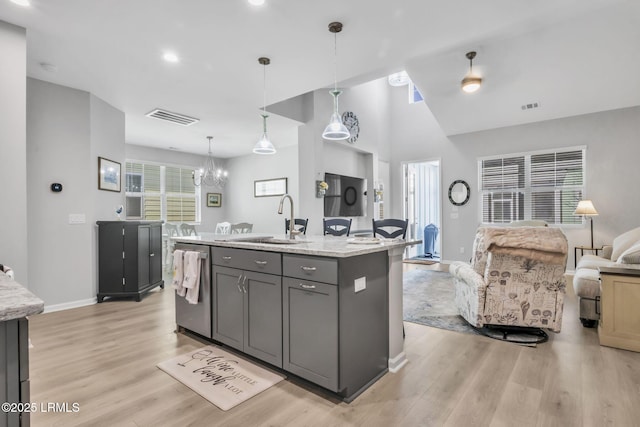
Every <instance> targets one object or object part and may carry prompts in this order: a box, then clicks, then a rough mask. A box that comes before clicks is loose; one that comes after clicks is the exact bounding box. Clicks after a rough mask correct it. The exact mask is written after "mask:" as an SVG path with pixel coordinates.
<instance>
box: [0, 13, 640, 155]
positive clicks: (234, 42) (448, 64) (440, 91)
mask: <svg viewBox="0 0 640 427" xmlns="http://www.w3.org/2000/svg"><path fill="white" fill-rule="evenodd" d="M31 3H32V6H31V7H28V8H24V7H21V6H18V5H16V4H14V3H12V2H10V1H9V0H0V20H4V21H6V22H9V23H12V24H16V25H20V26H23V27H26V28H27V51H28V55H27V57H28V64H27V70H28V75H29V76H30V77H34V78H38V79H42V80H46V81H50V82H53V83H57V84H61V85H65V86H69V87H72V88H76V89H80V90H85V91H88V92H91V93H93V94H94V95H96V96H98V97H100V98H102V99H104V100H105V101H106V102H108V103H110V104H111V105H113V106H114V107H116V108H118V109H120V110H122V111H124V113H125V115H126V141H127V142H128V143H133V144H139V145H146V146H152V147H159V148H165V149H166V148H169V147H175V148H177V149H178V150H181V151H187V152H194V153H199V154H204V153H206V151H207V140H206V136H207V135H213V136H214V138H215V139H214V152H215V155H216V156H220V157H233V156H238V155H243V154H248V153H250V152H251V148H252V147H253V145H254V143H255V141H256V140H257V138H258V137H259V136H260V130H261V118H260V115H259V108H260V107H261V105H262V99H263V68H262V66H261V65H260V64H258V61H257V59H258V57H260V56H267V57H270V58H271V61H272V62H271V65H269V66H267V68H266V76H267V103H269V104H271V103H276V102H281V101H284V100H287V99H289V98H293V97H296V96H298V95H300V94H303V93H307V92H310V91H313V90H316V89H319V88H324V87H330V86H331V85H332V82H333V75H334V69H333V64H334V58H333V53H334V51H333V47H334V45H333V42H334V39H333V35H332V34H331V33H329V31H328V30H327V25H328V24H329V23H330V22H332V21H336V20H337V21H341V22H343V24H344V30H343V32H342V33H340V34H338V37H337V40H338V62H337V64H338V67H337V69H338V79H339V80H340V81H343V82H345V84H357V83H362V82H365V81H367V80H371V79H374V78H380V77H383V76H386V75H387V74H388V73H390V72H394V71H399V70H402V69H405V68H406V69H407V70H408V71H409V74H410V76H411V78H412V79H413V80H414V81H415V83H416V84H417V86H418V88H419V89H420V90H421V92H423V94H424V96H425V98H426V100H427V104H428V106H429V108H430V109H431V111H432V112H433V113H434V115H435V117H436V119H437V120H438V121H439V122H440V124H441V126H442V128H443V129H444V130H445V132H446V133H447V134H455V133H461V132H470V131H474V130H479V129H487V128H492V127H499V126H506V125H509V124H516V123H526V122H528V121H536V120H544V119H548V118H555V117H564V116H568V115H575V114H582V113H586V112H593V111H600V110H606V109H612V108H620V107H625V106H630V105H638V104H640V90H639V89H640V86H639V83H638V82H639V77H638V73H637V70H638V69H639V67H640V60H639V58H638V56H639V55H638V54H637V53H638V52H639V51H640V49H638V48H639V47H640V46H639V43H640V42H639V41H640V33H639V30H638V28H640V5H638V3H640V2H637V1H635V0H538V1H536V2H523V1H514V0H490V1H484V2H479V1H477V0H449V1H447V2H443V1H437V0H396V1H371V0H349V1H344V0H324V1H321V2H320V1H317V2H308V1H300V0H266V3H265V4H264V5H263V6H260V7H255V6H251V5H250V4H248V2H247V1H246V0H233V1H232V0H223V1H222V0H221V1H210V0H189V1H177V0H136V1H131V0H109V1H98V0H51V1H47V0H31ZM169 50H170V51H174V52H175V53H176V54H177V55H178V57H179V58H180V62H178V63H173V64H172V63H167V62H165V61H163V59H162V55H163V53H164V52H165V51H169ZM470 50H476V51H477V52H478V56H477V59H476V60H475V61H474V69H476V70H477V71H478V72H480V73H481V74H482V75H483V78H484V84H483V87H482V88H481V90H480V91H478V92H477V93H475V94H473V95H465V94H463V93H462V92H461V91H460V79H461V78H462V77H463V76H464V74H465V73H466V71H467V69H468V61H467V60H466V58H465V57H464V54H465V53H466V52H467V51H470ZM42 63H49V64H52V65H54V66H55V71H47V70H45V69H44V68H43V67H42V66H41V64H42ZM327 102H330V99H329V98H328V99H327ZM530 102H539V103H540V108H538V109H532V110H527V111H524V110H521V106H522V105H523V104H526V103H530ZM156 107H161V108H165V109H167V110H169V111H173V112H178V113H182V114H185V115H188V116H192V117H196V118H199V119H200V122H198V123H197V124H195V125H192V126H190V127H180V126H177V125H174V124H169V123H164V122H161V121H158V120H154V119H150V118H147V117H145V113H147V112H149V111H151V110H152V109H154V108H156ZM297 125H298V123H297V122H294V121H291V120H289V119H285V118H282V117H278V116H276V115H272V117H270V119H269V130H270V136H271V139H272V141H274V143H276V145H278V146H286V145H291V144H295V143H296V138H297V131H296V127H297Z"/></svg>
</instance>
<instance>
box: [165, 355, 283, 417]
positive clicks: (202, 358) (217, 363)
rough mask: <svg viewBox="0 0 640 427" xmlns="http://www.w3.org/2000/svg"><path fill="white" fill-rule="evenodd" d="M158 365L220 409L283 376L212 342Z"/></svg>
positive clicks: (249, 395)
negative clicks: (213, 344)
mask: <svg viewBox="0 0 640 427" xmlns="http://www.w3.org/2000/svg"><path fill="white" fill-rule="evenodd" d="M157 366H158V368H160V369H162V370H163V371H164V372H166V373H167V374H169V375H171V376H172V377H173V378H175V379H176V380H178V381H180V382H181V383H183V384H184V385H186V386H187V387H189V388H190V389H191V390H193V391H195V392H196V393H198V394H199V395H200V396H202V397H204V398H205V399H207V400H208V401H209V402H211V403H213V404H214V405H216V406H217V407H218V408H220V409H222V410H223V411H227V410H229V409H231V408H233V407H234V406H236V405H238V404H240V403H242V402H244V401H245V400H247V399H249V398H251V397H253V396H255V395H257V394H258V393H260V392H262V391H264V390H266V389H268V388H269V387H271V386H272V385H274V384H277V383H279V382H280V381H282V380H283V379H284V376H282V375H279V374H276V373H273V372H271V371H268V370H266V369H264V368H262V367H259V366H256V365H254V364H253V363H251V362H249V361H248V360H246V359H242V358H240V357H238V356H236V355H235V354H231V353H228V352H226V351H224V350H222V349H221V348H219V347H216V346H212V345H210V346H207V347H203V348H200V349H198V350H194V351H192V352H190V353H187V354H183V355H182V356H178V357H174V358H173V359H170V360H167V361H164V362H162V363H159V364H158V365H157Z"/></svg>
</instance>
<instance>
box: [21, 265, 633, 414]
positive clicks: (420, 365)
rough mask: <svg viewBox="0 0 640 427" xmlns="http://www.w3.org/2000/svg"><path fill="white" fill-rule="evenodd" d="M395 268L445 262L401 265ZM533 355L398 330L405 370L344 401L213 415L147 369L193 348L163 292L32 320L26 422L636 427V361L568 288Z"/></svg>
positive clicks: (252, 406)
mask: <svg viewBox="0 0 640 427" xmlns="http://www.w3.org/2000/svg"><path fill="white" fill-rule="evenodd" d="M404 269H405V271H406V270H409V269H442V270H446V266H440V265H434V266H425V265H417V264H405V265H404ZM568 288H569V289H568V293H567V296H566V299H565V312H564V318H563V328H562V332H561V333H560V334H553V333H550V340H549V341H548V342H547V343H544V344H541V345H539V346H538V347H537V348H530V347H522V346H518V345H514V344H509V343H503V342H499V341H496V340H492V339H490V338H486V337H483V336H473V335H465V334H461V333H457V332H450V331H444V330H441V329H436V328H430V327H427V326H421V325H416V324H413V323H405V330H406V340H405V351H406V353H407V356H408V358H409V363H408V364H407V365H406V366H405V367H404V368H403V369H402V370H401V371H400V372H398V373H395V374H392V373H388V374H386V375H385V376H384V377H382V378H381V379H380V380H379V381H378V382H377V383H375V384H374V385H373V386H372V387H371V388H369V389H368V390H367V391H366V392H364V393H363V394H362V395H361V396H359V397H358V398H357V399H356V400H355V401H354V402H352V403H351V404H346V403H343V402H340V401H337V400H336V399H332V398H330V397H328V396H327V395H325V394H324V393H322V392H321V391H320V390H318V389H317V388H314V387H312V386H309V385H308V384H306V383H304V382H302V381H300V380H297V379H295V378H292V379H288V380H285V381H282V382H280V383H279V384H277V385H276V386H274V387H272V388H270V389H269V390H267V391H266V392H264V393H261V394H260V395H258V396H256V397H254V398H252V399H250V400H248V401H247V402H244V403H243V404H241V405H239V406H237V407H235V408H233V409H231V410H230V411H227V412H223V411H221V410H219V409H218V408H216V407H215V406H214V405H212V404H211V403H209V402H208V401H206V400H205V399H203V398H201V397H200V396H199V395H197V394H196V393H194V392H192V391H191V390H190V389H188V388H187V387H185V386H183V385H182V384H181V383H179V382H177V381H175V380H174V379H173V378H171V377H170V376H169V375H167V374H165V373H164V372H162V371H160V370H159V369H158V368H156V367H155V365H156V364H157V363H159V362H161V361H163V360H165V359H169V358H171V357H174V356H176V355H179V354H183V353H186V352H188V351H190V350H192V349H196V348H198V347H201V346H203V343H202V342H201V341H199V340H198V339H195V338H193V337H191V336H186V335H183V334H176V333H175V332H174V330H175V324H174V309H173V294H172V292H171V290H170V289H169V288H167V289H165V290H159V289H158V290H155V291H153V292H151V293H150V294H149V295H148V296H147V297H146V298H144V299H143V301H142V302H140V303H136V302H133V301H116V302H109V301H107V302H105V303H102V304H96V305H92V306H88V307H81V308H76V309H72V310H66V311H61V312H56V313H48V314H43V315H37V316H33V317H31V323H30V327H31V339H32V342H33V344H34V346H35V347H34V348H33V349H32V350H31V353H30V355H31V401H32V402H38V403H42V402H59V403H60V402H68V403H69V404H71V403H74V402H77V403H78V404H79V406H80V410H79V411H78V412H75V413H74V412H46V413H42V412H37V413H34V414H32V421H31V423H32V426H36V427H38V426H65V427H66V426H100V425H104V426H187V425H194V426H218V425H220V426H222V425H224V426H254V425H256V426H351V425H353V426H360V425H362V426H365V425H366V426H441V425H442V426H470V425H473V426H514V425H517V426H634V425H638V423H640V421H639V420H640V404H639V402H640V353H633V352H630V351H625V350H617V349H612V348H608V347H601V346H600V345H599V344H598V336H597V332H596V330H595V329H585V328H583V327H582V326H581V325H580V322H579V320H578V313H577V305H578V304H577V299H576V297H575V295H574V294H573V291H572V289H571V286H569V287H568Z"/></svg>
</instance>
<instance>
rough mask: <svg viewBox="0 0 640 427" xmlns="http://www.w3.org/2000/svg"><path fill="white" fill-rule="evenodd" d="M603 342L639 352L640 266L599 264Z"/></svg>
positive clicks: (601, 338)
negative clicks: (602, 265)
mask: <svg viewBox="0 0 640 427" xmlns="http://www.w3.org/2000/svg"><path fill="white" fill-rule="evenodd" d="M599 271H600V303H601V304H600V307H601V313H600V322H599V325H598V338H599V339H600V345H605V346H608V347H615V348H621V349H624V350H631V351H638V352H640V310H638V307H639V306H640V270H636V269H629V268H609V267H600V268H599Z"/></svg>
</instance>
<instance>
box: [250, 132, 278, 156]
mask: <svg viewBox="0 0 640 427" xmlns="http://www.w3.org/2000/svg"><path fill="white" fill-rule="evenodd" d="M253 152H254V153H255V154H275V153H276V147H274V146H273V144H272V143H271V141H269V137H268V136H267V133H266V132H265V133H263V134H262V137H261V138H260V139H259V140H258V142H256V145H255V146H254V147H253Z"/></svg>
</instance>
